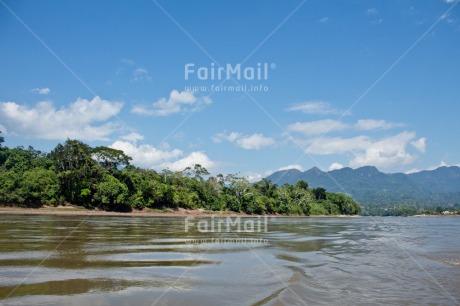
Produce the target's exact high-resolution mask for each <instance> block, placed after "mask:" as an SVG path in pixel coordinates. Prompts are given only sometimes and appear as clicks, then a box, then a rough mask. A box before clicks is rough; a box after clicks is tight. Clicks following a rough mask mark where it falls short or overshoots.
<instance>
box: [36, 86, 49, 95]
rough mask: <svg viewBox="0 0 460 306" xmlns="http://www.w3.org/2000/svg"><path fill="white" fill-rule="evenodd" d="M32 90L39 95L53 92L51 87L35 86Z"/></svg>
mask: <svg viewBox="0 0 460 306" xmlns="http://www.w3.org/2000/svg"><path fill="white" fill-rule="evenodd" d="M32 92H34V93H37V94H39V95H47V94H49V93H50V92H51V89H49V88H48V87H43V88H34V89H32Z"/></svg>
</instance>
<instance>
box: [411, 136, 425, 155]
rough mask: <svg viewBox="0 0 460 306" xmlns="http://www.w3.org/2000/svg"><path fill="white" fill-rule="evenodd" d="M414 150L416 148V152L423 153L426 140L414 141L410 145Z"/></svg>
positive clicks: (423, 138)
mask: <svg viewBox="0 0 460 306" xmlns="http://www.w3.org/2000/svg"><path fill="white" fill-rule="evenodd" d="M410 144H411V145H412V146H413V147H414V148H416V149H417V150H418V151H420V152H422V153H425V148H426V138H425V137H422V138H420V139H418V140H414V141H412V142H411V143H410Z"/></svg>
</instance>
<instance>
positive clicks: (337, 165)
mask: <svg viewBox="0 0 460 306" xmlns="http://www.w3.org/2000/svg"><path fill="white" fill-rule="evenodd" d="M342 168H343V165H342V164H339V163H332V164H331V165H330V166H329V171H332V170H339V169H342Z"/></svg>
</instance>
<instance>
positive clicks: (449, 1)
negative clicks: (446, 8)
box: [445, 0, 458, 4]
mask: <svg viewBox="0 0 460 306" xmlns="http://www.w3.org/2000/svg"><path fill="white" fill-rule="evenodd" d="M457 1H458V0H445V2H446V3H448V4H450V3H454V2H457Z"/></svg>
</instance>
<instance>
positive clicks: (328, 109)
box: [287, 101, 350, 115]
mask: <svg viewBox="0 0 460 306" xmlns="http://www.w3.org/2000/svg"><path fill="white" fill-rule="evenodd" d="M287 111H289V112H293V111H300V112H302V113H305V114H319V115H331V114H332V115H349V114H350V113H349V112H343V111H340V110H338V109H336V108H333V107H332V106H331V105H330V104H329V103H327V102H324V101H307V102H304V103H300V104H296V105H293V106H291V107H289V108H287Z"/></svg>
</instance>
